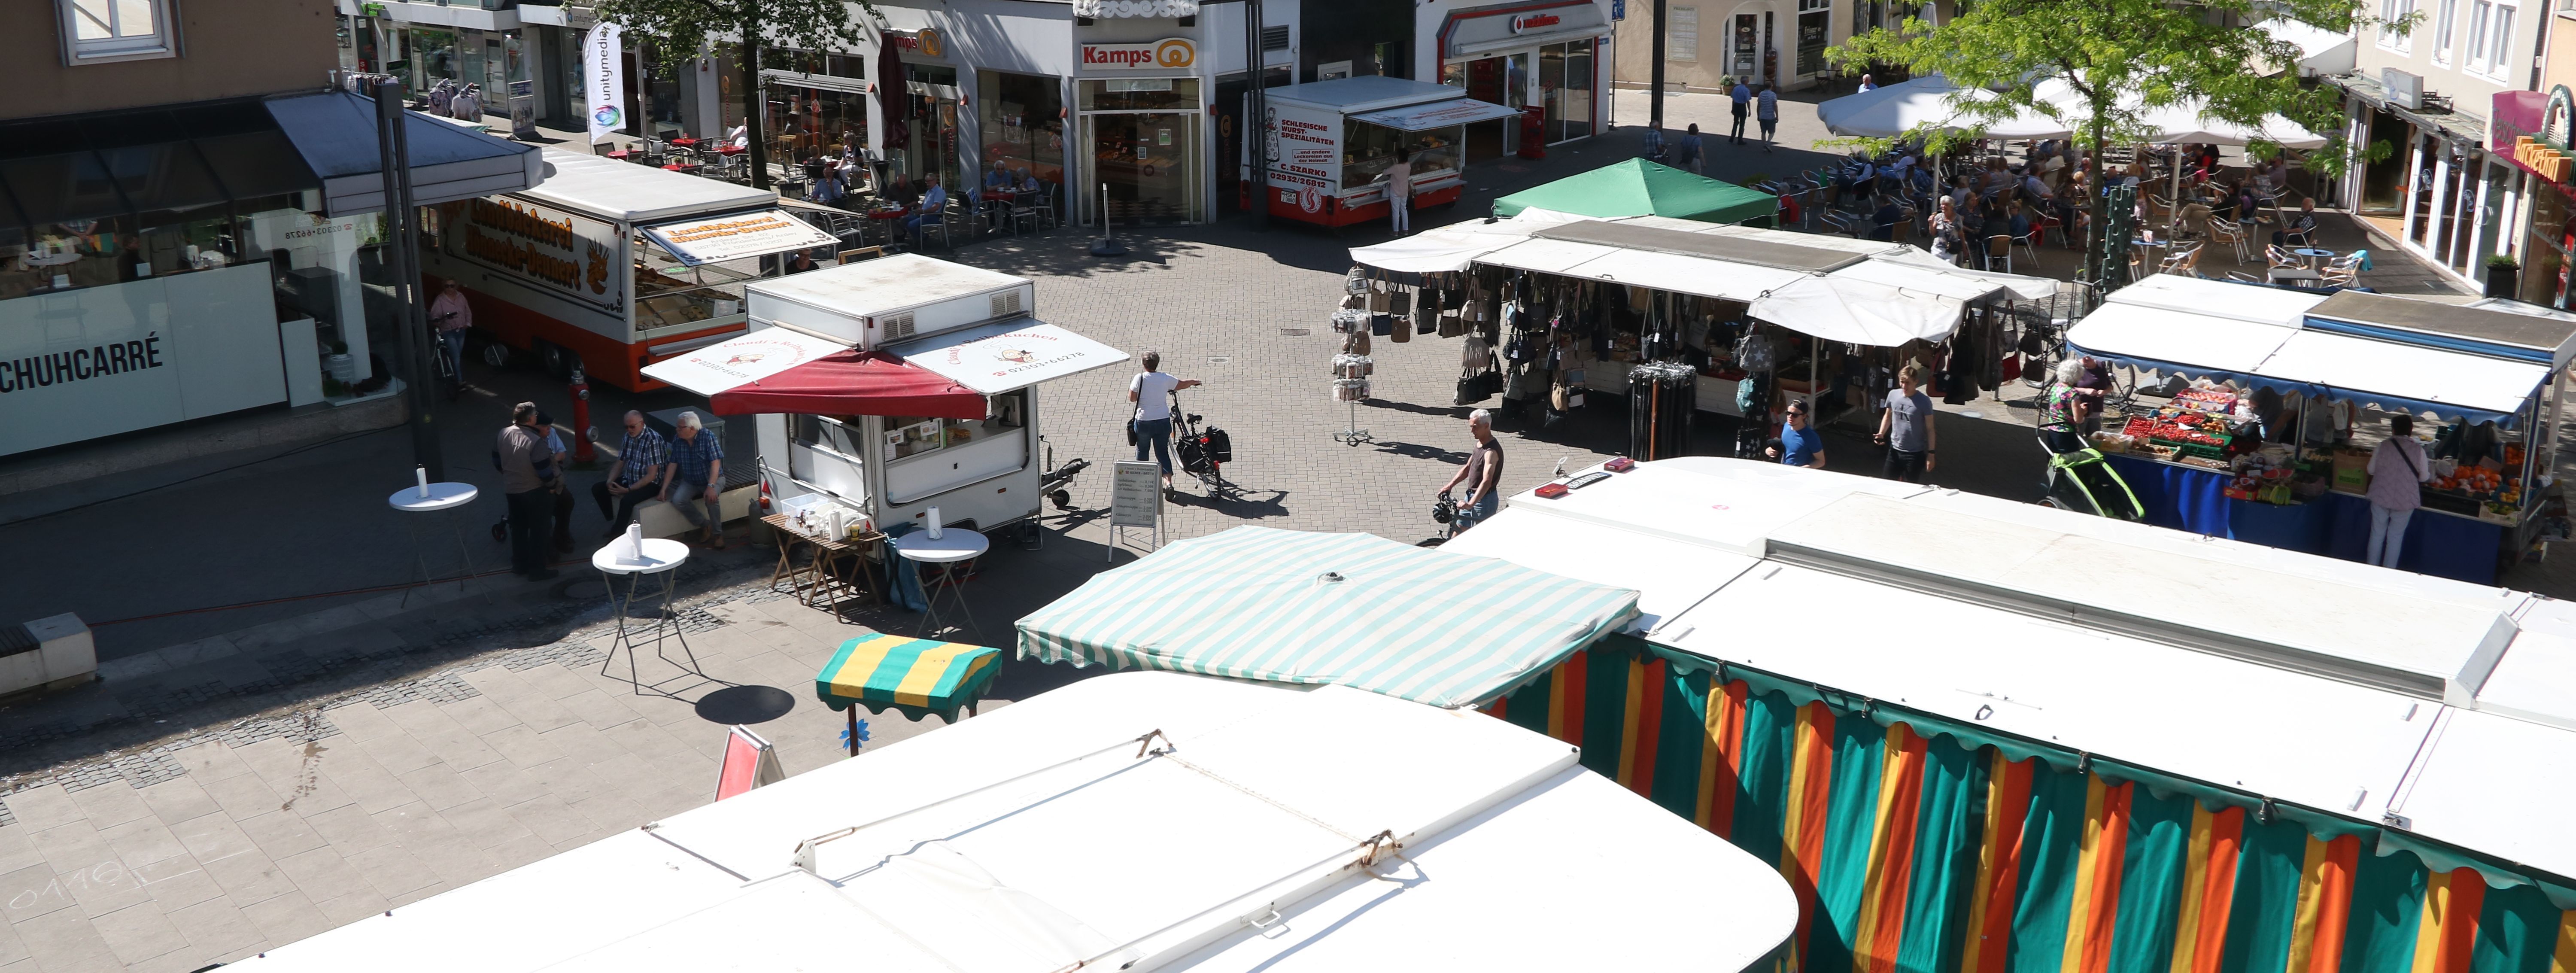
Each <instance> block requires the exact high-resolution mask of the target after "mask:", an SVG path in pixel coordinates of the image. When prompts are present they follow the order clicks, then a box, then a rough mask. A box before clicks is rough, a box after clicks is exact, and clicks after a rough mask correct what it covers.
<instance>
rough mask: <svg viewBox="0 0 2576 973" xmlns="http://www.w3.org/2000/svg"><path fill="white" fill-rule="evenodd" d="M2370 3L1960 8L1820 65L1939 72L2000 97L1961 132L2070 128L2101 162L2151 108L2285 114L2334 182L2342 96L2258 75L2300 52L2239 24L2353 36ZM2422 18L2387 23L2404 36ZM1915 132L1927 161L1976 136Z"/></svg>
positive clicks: (2006, 2) (2255, 0) (2325, 0)
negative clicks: (2041, 121)
mask: <svg viewBox="0 0 2576 973" xmlns="http://www.w3.org/2000/svg"><path fill="white" fill-rule="evenodd" d="M2364 2H2366V0H1976V2H1974V3H1969V2H1967V0H1960V6H1962V7H1964V8H1965V9H1964V10H1961V11H1960V12H1958V13H1957V14H1956V15H1955V16H1953V17H1952V18H1951V19H1950V21H1949V22H1948V23H1944V24H1941V25H1939V26H1937V27H1935V26H1928V25H1926V24H1924V23H1923V21H1922V20H1921V19H1920V18H1917V17H1907V18H1906V19H1905V21H1904V22H1903V23H1901V24H1898V25H1896V26H1894V27H1881V28H1878V29H1876V30H1872V31H1870V32H1869V33H1867V34H1863V35H1861V36H1858V37H1854V38H1852V39H1851V40H1850V41H1849V42H1848V43H1846V44H1844V45H1843V46H1841V47H1838V48H1835V49H1833V50H1830V51H1827V52H1826V57H1827V58H1828V59H1830V60H1832V61H1833V62H1835V63H1837V64H1851V63H1861V64H1867V63H1882V64H1896V65H1903V66H1905V67H1908V68H1910V69H1911V70H1912V71H1913V72H1914V73H1915V74H1916V75H1918V76H1920V75H1924V74H1940V75H1942V76H1943V77H1945V78H1947V79H1948V80H1949V81H1950V83H1951V84H1953V85H1956V86H1957V87H1958V88H1960V89H1962V90H1965V89H1970V88H1984V89H1988V90H1991V91H1994V92H1995V93H1997V95H1999V97H1996V98H1993V99H1991V100H1988V99H1974V100H1972V99H1969V98H1966V97H1961V96H1956V95H1954V96H1952V98H1951V100H1950V103H1951V107H1952V108H1954V109H1955V110H1956V111H1957V115H1956V119H1957V124H1958V125H1960V126H1963V127H1968V128H1973V127H1975V125H1976V123H1977V122H1980V121H1996V120H2000V119H2004V118H2009V117H2012V116H2015V115H2020V114H2022V113H2025V112H2036V113H2038V114H2043V115H2046V116H2048V117H2051V118H2055V119H2057V120H2059V121H2062V122H2066V123H2068V127H2069V128H2071V129H2073V130H2074V131H2075V132H2076V141H2077V144H2079V145H2083V146H2085V147H2086V148H2088V149H2090V150H2092V151H2093V152H2094V153H2095V156H2094V157H2095V158H2097V159H2098V158H2100V152H2101V149H2102V147H2103V146H2106V145H2117V144H2122V143H2125V142H2135V141H2140V140H2142V138H2143V137H2144V136H2145V135H2146V134H2147V133H2146V131H2145V129H2144V127H2143V126H2142V124H2141V119H2142V118H2143V116H2144V115H2145V114H2146V113H2148V112H2151V111H2154V110H2157V109H2163V108H2170V107H2174V106H2178V105H2179V106H2189V105H2199V106H2202V107H2201V114H2202V116H2203V117H2206V118H2212V119H2219V120H2223V121H2226V122H2229V123H2232V124H2236V125H2240V126H2245V127H2248V128H2254V129H2257V130H2259V129H2260V126H2261V125H2262V124H2263V123H2264V121H2265V119H2266V117H2267V116H2271V115H2279V116H2281V117H2283V118H2286V119H2288V120H2290V121H2292V122H2295V123H2297V124H2299V125H2301V126H2304V127H2305V128H2307V129H2308V130H2309V131H2311V132H2315V133H2317V134H2318V135H2320V136H2324V137H2326V138H2327V139H2328V140H2329V141H2328V144H2327V145H2326V147H2325V148H2323V149H2321V150H2318V151H2317V152H2315V153H2313V154H2312V155H2310V157H2309V159H2308V168H2309V169H2311V170H2313V171H2316V172H2318V173H2319V174H2321V175H2326V176H2332V175H2335V174H2338V173H2340V172H2342V171H2343V167H2344V164H2345V162H2346V160H2347V159H2348V158H2350V157H2351V156H2352V155H2353V150H2352V149H2351V147H2349V146H2347V145H2346V144H2345V143H2344V139H2343V136H2342V133H2343V129H2344V122H2343V108H2342V99H2341V98H2340V97H2339V96H2338V95H2337V94H2336V92H2335V91H2334V90H2333V89H2331V88H2328V87H2324V86H2309V85H2303V84H2301V83H2300V81H2299V77H2298V72H2297V71H2295V70H2287V71H2280V72H2278V73H2275V74H2271V75H2265V74H2262V73H2260V72H2259V71H2258V70H2257V69H2256V68H2255V67H2254V66H2255V65H2258V64H2271V65H2293V64H2296V63H2298V60H2299V50H2298V47H2297V46H2296V45H2293V44H2290V43H2288V42H2285V41H2282V40H2280V39H2278V38H2276V37H2274V36H2272V35H2271V34H2269V33H2267V32H2264V31H2261V30H2256V29H2253V28H2251V27H2247V26H2244V25H2246V24H2250V23H2253V22H2254V21H2256V20H2258V19H2261V18H2263V17H2265V16H2267V15H2268V16H2280V17H2287V18H2290V19H2293V20H2299V21H2304V22H2306V23H2308V24H2310V25H2312V26H2315V27H2318V28H2320V29H2323V30H2326V31H2329V32H2332V33H2338V34H2348V33H2351V32H2352V31H2353V30H2355V29H2356V28H2360V27H2368V26H2372V25H2376V24H2379V23H2380V21H2378V20H2377V19H2376V18H2372V17H2370V16H2368V15H2367V14H2365V13H2364V12H2363V10H2362V4H2363V3H2364ZM2416 16H2420V15H2409V19H2407V20H2406V21H2403V22H2400V23H2397V24H2394V25H2390V26H2391V27H2392V29H2399V30H2403V29H2405V28H2408V27H2411V26H2412V25H2413V18H2414V17H2416ZM2052 79H2053V80H2056V81H2059V82H2063V83H2064V85H2065V86H2066V88H2067V89H2068V90H2070V91H2071V92H2072V93H2073V96H2072V97H2070V98H2065V99H2062V100H2056V101H2052V100H2049V99H2047V98H2043V97H2040V92H2039V86H2040V84H2041V83H2042V82H2044V81H2048V80H2052ZM1920 134H1921V135H1923V136H1924V137H1925V138H1926V139H1927V141H1928V142H1930V143H1931V146H1932V149H1933V150H1934V151H1946V150H1948V149H1951V148H1953V147H1956V146H1957V145H1959V144H1960V143H1963V142H1965V141H1968V140H1970V139H1973V138H1975V134H1974V133H1973V132H1957V131H1941V132H1924V133H1920ZM2249 148H2250V149H2251V150H2252V151H2254V152H2255V153H2257V154H2268V153H2269V152H2270V151H2277V147H2275V146H2266V145H2262V144H2259V143H2258V144H2257V145H2254V146H2250V147H2249ZM2379 151H2381V152H2384V151H2385V149H2384V147H2383V148H2380V149H2379ZM2109 211H2110V202H2109V200H2108V199H2106V198H2104V196H2103V195H2102V194H2101V193H2098V192H2096V193H2093V194H2092V200H2091V212H2092V221H2091V222H2092V227H2091V232H2090V234H2089V236H2090V237H2092V239H2091V240H2090V241H2088V242H2089V243H2090V244H2091V245H2090V246H2088V247H2087V248H2086V249H2087V253H2088V257H2087V265H2086V268H2085V275H2086V277H2087V278H2088V279H2091V280H2096V281H2098V280H2102V279H2103V271H2104V269H2105V268H2104V266H2103V262H2104V261H2107V260H2109V259H2110V257H2109V254H2110V253H2111V252H2112V248H2110V247H2108V246H2105V245H2104V244H2103V241H2102V240H2101V239H2100V236H2101V234H2102V233H2103V232H2104V231H2105V230H2106V229H2107V228H2108V227H2109V225H2110V221H2109V218H2108V217H2109Z"/></svg>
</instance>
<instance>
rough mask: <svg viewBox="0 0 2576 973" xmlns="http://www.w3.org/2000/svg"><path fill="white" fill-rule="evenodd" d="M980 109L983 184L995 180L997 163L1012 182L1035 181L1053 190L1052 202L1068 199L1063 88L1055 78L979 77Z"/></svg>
mask: <svg viewBox="0 0 2576 973" xmlns="http://www.w3.org/2000/svg"><path fill="white" fill-rule="evenodd" d="M975 84H976V88H975V93H976V101H975V103H976V105H977V106H978V107H979V108H980V109H981V110H980V111H979V113H978V115H979V117H978V122H979V124H980V127H981V128H982V129H983V131H982V132H981V133H980V137H981V139H982V149H983V151H982V155H981V161H980V163H979V164H980V165H981V166H982V167H983V168H984V169H985V170H986V172H987V173H988V174H987V175H985V176H983V177H981V178H980V179H979V183H980V182H982V181H987V180H990V179H991V178H993V177H992V176H991V175H989V173H990V171H991V169H992V168H993V164H994V163H996V162H999V163H1001V164H1002V166H1003V167H1004V168H1005V170H1006V171H1008V172H1009V173H1010V174H1011V178H1012V180H1013V182H1014V184H1017V183H1018V182H1019V181H1020V180H1023V179H1030V178H1034V179H1036V180H1037V181H1038V182H1040V183H1043V184H1045V185H1047V186H1050V187H1052V188H1053V190H1054V197H1053V198H1054V199H1055V200H1058V201H1061V200H1062V199H1063V198H1064V183H1065V173H1064V117H1063V116H1064V89H1063V88H1062V87H1061V86H1060V83H1059V82H1058V81H1057V80H1056V79H1055V78H1052V77H1047V76H1043V75H1034V74H1010V73H1006V72H1001V71H978V72H976V73H975Z"/></svg>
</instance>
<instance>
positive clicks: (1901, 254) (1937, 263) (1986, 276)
mask: <svg viewBox="0 0 2576 973" xmlns="http://www.w3.org/2000/svg"><path fill="white" fill-rule="evenodd" d="M1874 256H1876V257H1877V258H1878V259H1880V260H1884V261H1887V262H1889V263H1895V264H1903V265H1905V266H1908V267H1922V268H1925V269H1927V270H1933V271H1938V272H1940V273H1941V274H1942V275H1944V276H1948V277H1964V278H1967V279H1969V280H1979V281H1985V282H1987V283H1990V284H1993V285H1995V286H1997V287H2001V288H2003V289H2005V290H2008V291H2011V292H2012V295H2013V296H2014V297H2016V298H2020V299H2022V300H2025V301H2044V300H2047V299H2048V298H2050V297H2052V296H2054V295H2056V293H2057V282H2056V281H2054V280H2050V279H2048V278H2046V277H2030V276H2025V275H2022V274H2003V273H1996V272H1994V271H1991V270H1969V269H1967V268H1965V267H1961V266H1958V265H1956V264H1952V263H1950V262H1948V261H1945V260H1942V259H1941V258H1939V257H1935V256H1933V255H1931V254H1929V253H1925V252H1924V251H1923V248H1921V247H1912V246H1900V247H1897V248H1896V249H1894V250H1890V251H1887V252H1885V253H1880V254H1875V255H1874Z"/></svg>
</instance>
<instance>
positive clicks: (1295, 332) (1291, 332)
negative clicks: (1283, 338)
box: [1279, 328, 1315, 338]
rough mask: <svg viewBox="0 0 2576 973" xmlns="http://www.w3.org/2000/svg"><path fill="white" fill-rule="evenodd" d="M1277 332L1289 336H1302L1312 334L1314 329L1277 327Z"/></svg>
mask: <svg viewBox="0 0 2576 973" xmlns="http://www.w3.org/2000/svg"><path fill="white" fill-rule="evenodd" d="M1279 333H1280V334H1284V335H1287V336H1288V337H1291V338H1303V337H1305V336H1307V335H1310V334H1314V333H1315V331H1314V329H1312V328H1281V329H1279Z"/></svg>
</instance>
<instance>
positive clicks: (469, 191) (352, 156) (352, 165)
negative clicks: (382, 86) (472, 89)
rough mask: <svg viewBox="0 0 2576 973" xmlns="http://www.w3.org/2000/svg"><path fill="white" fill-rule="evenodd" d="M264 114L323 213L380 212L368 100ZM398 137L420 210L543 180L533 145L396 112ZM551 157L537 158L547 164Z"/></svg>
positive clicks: (305, 100)
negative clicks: (316, 182) (305, 169)
mask: <svg viewBox="0 0 2576 973" xmlns="http://www.w3.org/2000/svg"><path fill="white" fill-rule="evenodd" d="M268 113H269V114H270V115H271V116H273V117H275V118H276V119H277V126H278V128H279V129H281V130H283V131H285V132H286V135H287V137H288V138H289V139H291V140H292V141H293V142H294V143H295V151H296V152H297V153H298V154H300V155H301V156H302V157H303V159H304V162H305V164H306V165H309V166H311V167H312V169H313V173H314V174H315V175H316V176H319V177H321V180H322V202H323V211H324V212H326V213H328V214H329V215H332V216H341V215H346V214H349V213H367V212H374V211H378V210H382V209H384V207H385V192H384V189H385V186H384V176H383V175H382V173H383V171H384V166H383V164H382V163H383V158H384V155H383V152H382V151H381V150H380V149H379V148H378V146H377V144H376V129H377V126H376V102H375V99H373V98H367V97H363V96H360V95H357V94H353V93H350V92H346V91H326V92H316V93H313V94H303V95H289V96H283V97H277V98H271V99H269V100H268ZM403 138H404V140H405V151H406V153H407V159H408V161H409V162H410V164H411V180H412V201H413V202H416V203H419V204H420V205H422V206H431V205H436V204H438V203H446V202H453V201H456V200H460V199H472V198H474V197H477V196H490V195H494V194H497V193H507V192H518V191H521V190H525V189H528V188H530V187H532V186H535V185H537V184H538V183H539V182H540V181H542V180H545V179H547V178H550V174H549V173H548V172H547V171H546V167H545V164H544V162H542V161H540V159H539V155H538V148H537V147H536V146H533V145H523V144H520V143H517V142H512V141H508V140H506V139H498V138H493V137H492V136H489V135H485V134H483V133H480V132H475V131H471V130H468V129H465V128H460V127H458V126H455V125H451V124H447V123H445V122H443V121H441V120H439V119H436V118H432V117H430V116H428V115H424V114H421V113H419V112H415V111H408V110H406V111H405V112H403ZM557 154H559V153H556V152H554V151H551V150H548V151H546V152H545V153H544V155H545V158H546V160H547V161H551V160H552V158H553V157H554V156H555V155H557ZM562 154H569V153H562ZM601 161H602V162H605V161H608V160H605V159H603V160H601ZM637 168H642V167H640V166H639V167H637ZM674 175H676V173H674Z"/></svg>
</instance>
